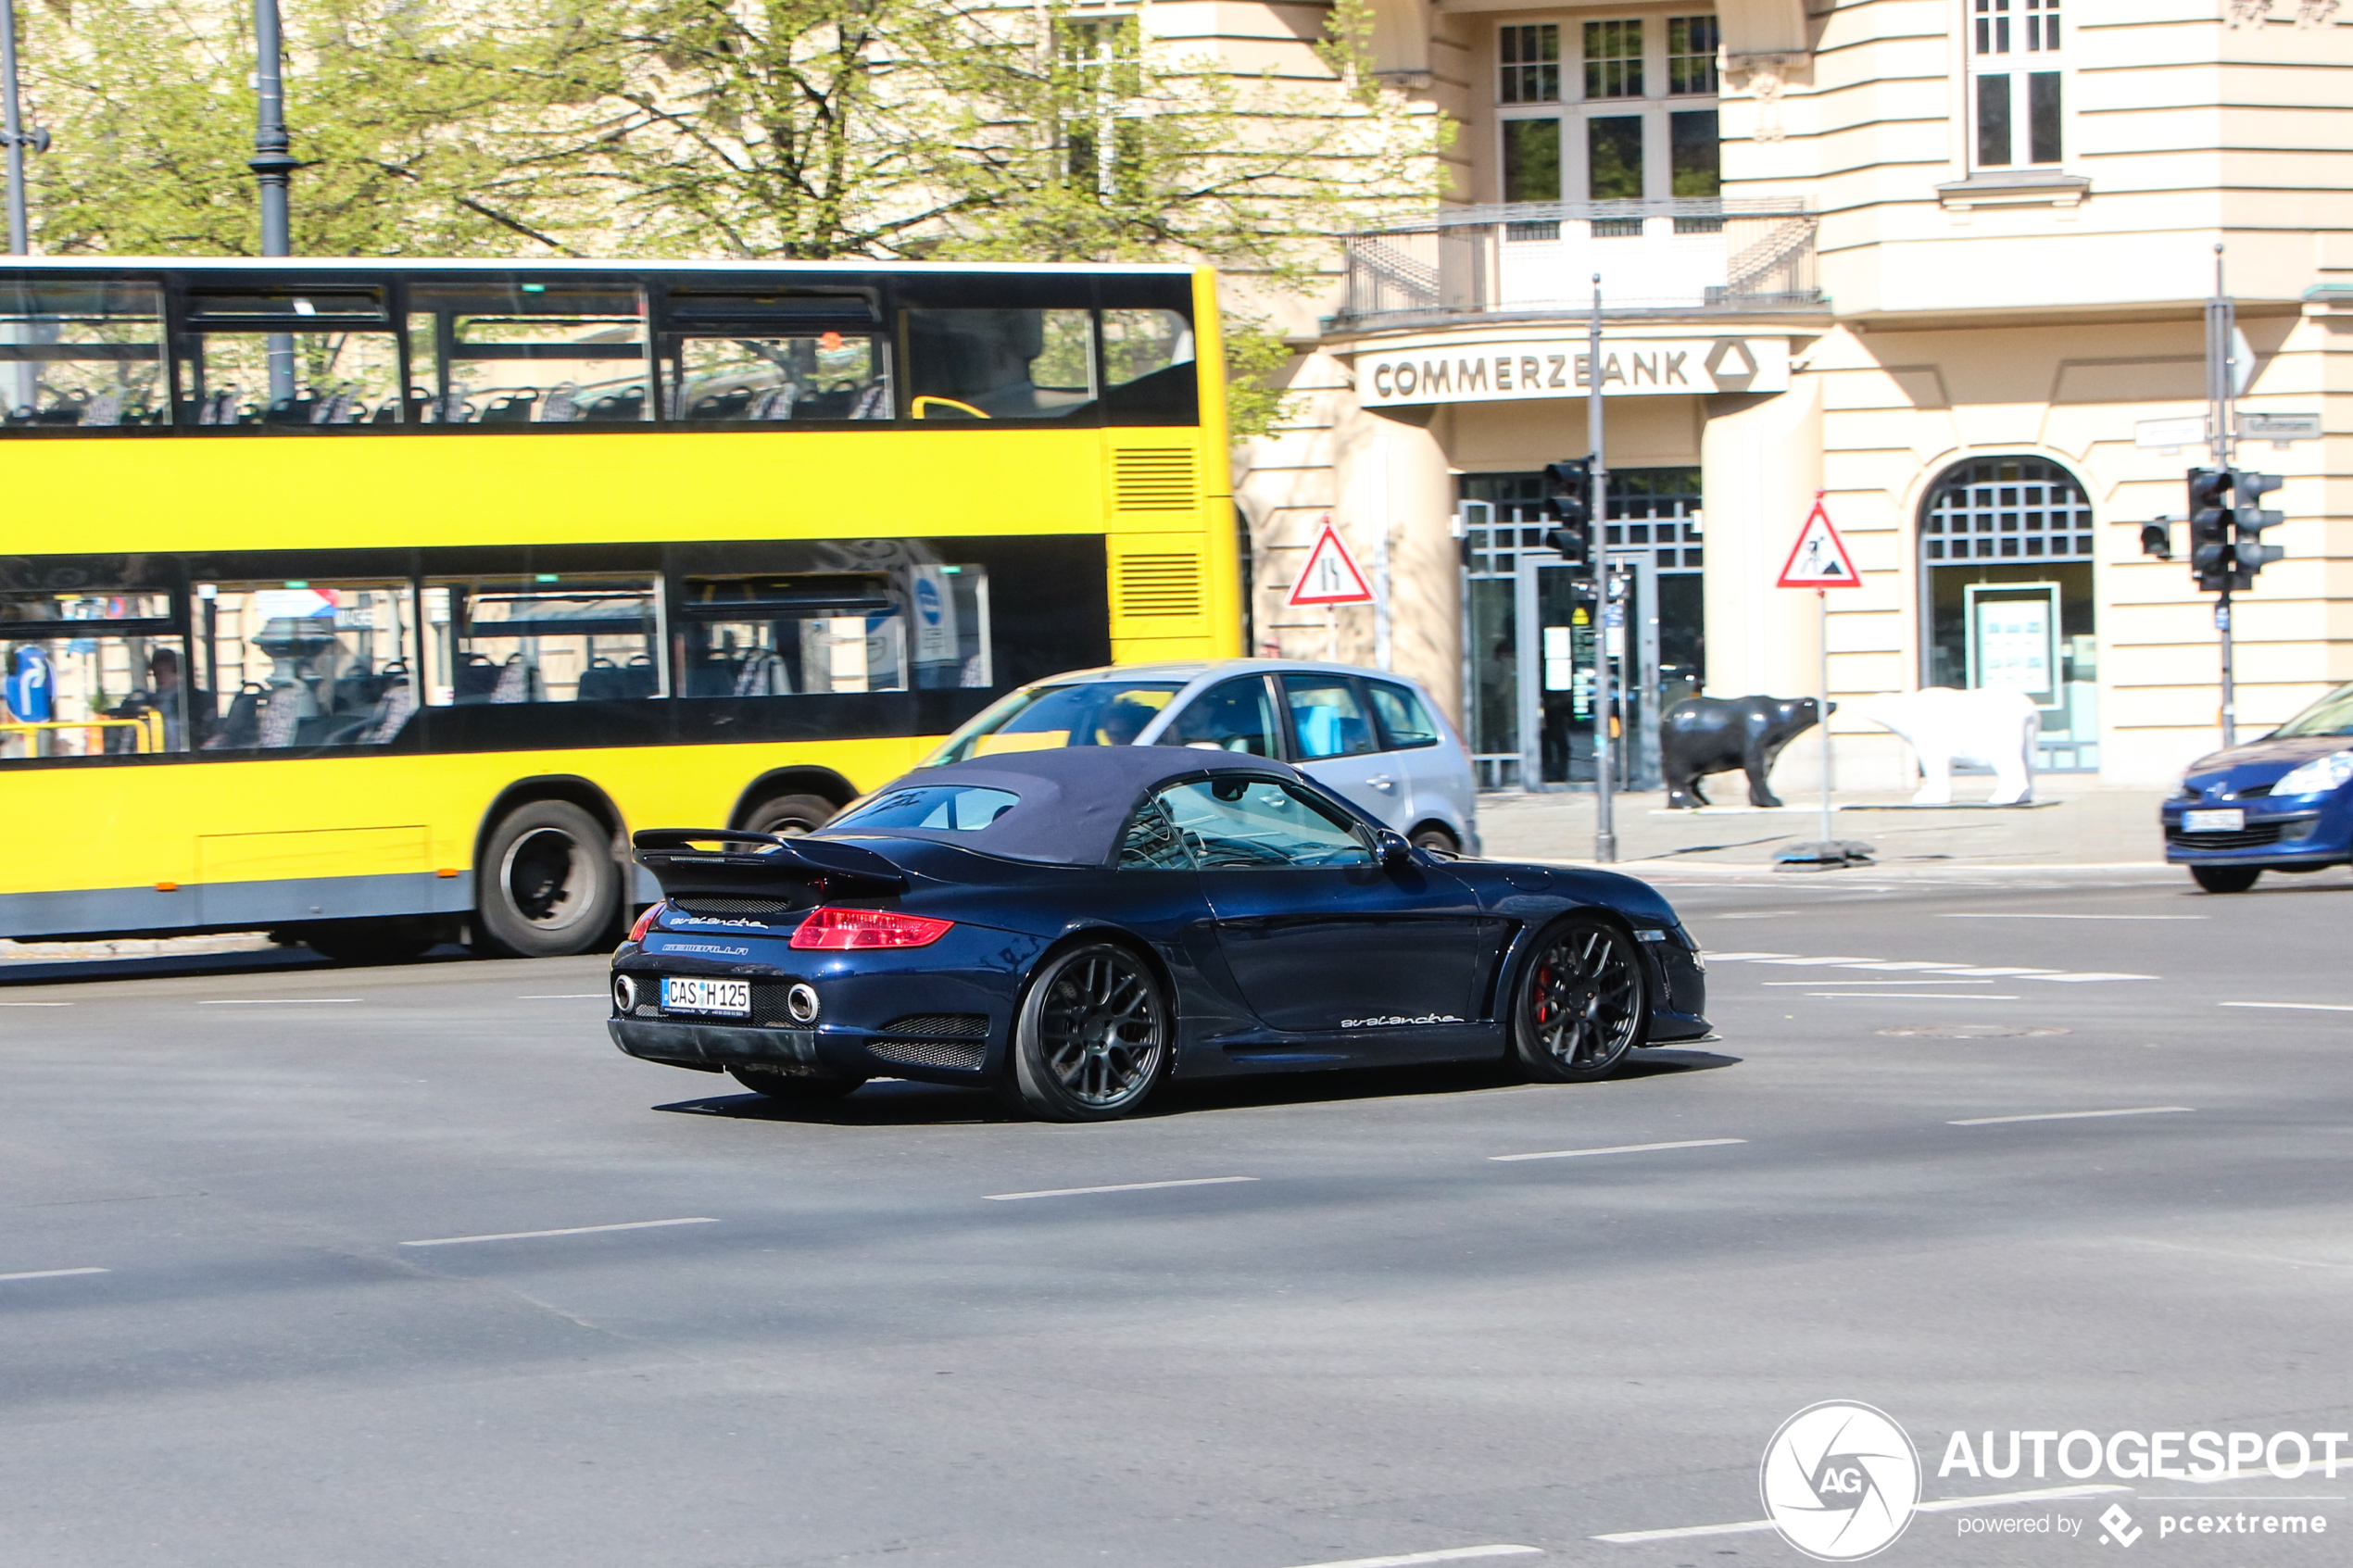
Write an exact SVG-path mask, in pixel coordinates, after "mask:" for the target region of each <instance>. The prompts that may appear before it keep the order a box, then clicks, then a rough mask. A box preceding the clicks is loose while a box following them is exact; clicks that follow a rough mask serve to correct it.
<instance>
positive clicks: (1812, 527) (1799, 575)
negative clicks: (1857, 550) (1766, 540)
mask: <svg viewBox="0 0 2353 1568" xmlns="http://www.w3.org/2000/svg"><path fill="white" fill-rule="evenodd" d="M1862 585H1863V574H1862V573H1861V572H1859V571H1856V570H1855V558H1854V557H1853V556H1850V555H1848V554H1847V553H1846V541H1845V540H1843V539H1842V538H1840V537H1839V536H1838V530H1837V529H1835V528H1832V527H1831V514H1830V513H1828V512H1827V511H1824V510H1823V509H1822V497H1821V496H1820V495H1816V496H1815V497H1814V509H1813V510H1812V511H1810V512H1808V513H1806V526H1805V527H1804V528H1803V529H1801V530H1800V531H1799V532H1798V535H1797V545H1796V547H1795V548H1793V549H1792V550H1791V551H1790V553H1789V562H1788V564H1787V565H1785V566H1783V567H1782V568H1781V580H1780V582H1778V583H1774V584H1773V586H1774V587H1776V588H1859V587H1861V586H1862Z"/></svg>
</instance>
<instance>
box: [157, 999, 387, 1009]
mask: <svg viewBox="0 0 2353 1568" xmlns="http://www.w3.org/2000/svg"><path fill="white" fill-rule="evenodd" d="M358 1001H359V997H208V998H206V999H205V1000H203V1001H200V1002H198V1003H197V1004H196V1006H198V1007H200V1008H309V1007H333V1006H336V1005H339V1004H345V1003H356V1002H358Z"/></svg>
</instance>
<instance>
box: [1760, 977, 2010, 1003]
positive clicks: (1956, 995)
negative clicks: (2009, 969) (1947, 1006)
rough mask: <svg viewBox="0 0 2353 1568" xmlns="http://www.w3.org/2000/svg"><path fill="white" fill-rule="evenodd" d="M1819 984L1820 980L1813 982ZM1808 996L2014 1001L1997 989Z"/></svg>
mask: <svg viewBox="0 0 2353 1568" xmlns="http://www.w3.org/2000/svg"><path fill="white" fill-rule="evenodd" d="M1814 984H1815V985H1820V984H1821V982H1820V981H1818V980H1817V981H1816V982H1814ZM1806 995H1807V996H1809V997H1847V998H1849V999H1851V1000H1854V1001H1858V1002H2014V1001H2017V1000H2018V997H2013V996H2010V995H2007V993H2004V992H1999V991H1808V992H1806Z"/></svg>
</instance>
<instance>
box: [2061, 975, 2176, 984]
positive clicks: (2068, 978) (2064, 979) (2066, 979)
mask: <svg viewBox="0 0 2353 1568" xmlns="http://www.w3.org/2000/svg"><path fill="white" fill-rule="evenodd" d="M2034 978H2035V979H2037V980H2050V981H2056V982H2057V983H2058V984H2059V985H2078V984H2081V983H2082V982H2083V981H2086V980H2154V979H2156V978H2157V976H2156V975H2154V974H2107V973H2095V974H2038V975H2036V976H2035V977H2034Z"/></svg>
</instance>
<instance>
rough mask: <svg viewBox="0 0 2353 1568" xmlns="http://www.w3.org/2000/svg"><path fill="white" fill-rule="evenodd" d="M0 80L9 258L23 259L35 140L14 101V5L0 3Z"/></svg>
mask: <svg viewBox="0 0 2353 1568" xmlns="http://www.w3.org/2000/svg"><path fill="white" fill-rule="evenodd" d="M0 77H5V78H6V99H7V103H6V111H7V126H6V131H5V132H0V134H5V135H6V138H7V142H8V254H9V255H10V256H22V255H24V254H25V249H26V246H27V245H28V244H29V243H30V241H31V233H30V226H29V224H28V223H27V221H26V218H25V210H24V149H25V144H27V143H28V142H31V141H33V140H34V138H33V137H31V136H28V135H26V134H25V130H24V112H23V108H22V106H20V105H19V102H18V101H17V5H16V0H0Z"/></svg>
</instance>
